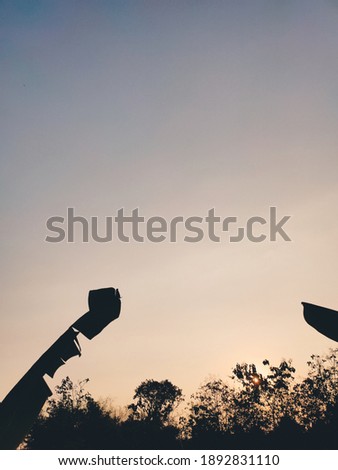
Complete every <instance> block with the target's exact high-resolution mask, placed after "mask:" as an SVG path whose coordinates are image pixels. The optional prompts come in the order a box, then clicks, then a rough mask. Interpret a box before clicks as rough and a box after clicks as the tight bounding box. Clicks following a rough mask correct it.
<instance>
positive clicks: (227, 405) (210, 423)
mask: <svg viewBox="0 0 338 470" xmlns="http://www.w3.org/2000/svg"><path fill="white" fill-rule="evenodd" d="M232 406H233V395H232V393H231V390H230V389H229V387H228V385H226V384H225V383H224V382H223V380H221V379H217V380H212V381H210V382H207V383H205V384H203V385H202V386H201V387H200V388H199V389H198V390H197V392H196V393H195V394H193V395H192V396H191V402H190V404H189V417H188V421H187V425H188V428H189V429H190V434H191V435H192V437H194V436H196V435H199V434H201V433H203V434H204V433H206V432H224V431H227V430H229V426H230V425H231V424H230V423H231V420H232Z"/></svg>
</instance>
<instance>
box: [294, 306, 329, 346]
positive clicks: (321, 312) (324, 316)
mask: <svg viewBox="0 0 338 470" xmlns="http://www.w3.org/2000/svg"><path fill="white" fill-rule="evenodd" d="M302 305H303V307H304V319H305V321H306V322H307V323H308V324H309V325H310V326H312V327H313V328H315V329H316V330H317V331H319V333H321V334H322V335H325V336H327V337H328V338H330V339H333V340H334V341H338V312H337V311H336V310H332V309H330V308H325V307H320V306H319V305H314V304H309V303H307V302H302Z"/></svg>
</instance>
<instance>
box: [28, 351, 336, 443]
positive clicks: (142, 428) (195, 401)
mask: <svg viewBox="0 0 338 470" xmlns="http://www.w3.org/2000/svg"><path fill="white" fill-rule="evenodd" d="M337 360H338V349H334V350H330V352H329V353H328V354H326V355H323V356H318V355H312V356H311V358H310V360H309V362H308V363H307V365H308V374H307V376H306V377H305V378H304V379H302V380H300V381H296V380H295V372H296V371H295V368H294V367H293V366H292V362H291V361H282V362H281V363H280V364H279V365H278V366H273V365H271V364H270V363H269V361H268V360H264V361H263V365H264V366H265V367H264V369H266V370H267V372H266V373H265V374H263V373H261V372H259V371H258V369H257V367H256V366H255V365H254V364H247V363H245V364H237V365H236V366H235V367H234V369H233V370H232V375H231V377H230V381H228V382H227V383H226V382H225V381H223V380H221V379H214V380H209V381H207V382H205V383H204V384H203V385H201V386H200V388H199V389H198V390H197V391H196V393H194V394H193V395H192V396H191V397H190V399H189V400H187V401H186V402H185V406H184V398H183V394H182V390H181V389H180V388H179V387H177V386H176V385H174V384H172V383H171V382H170V381H169V380H163V381H155V380H146V381H144V382H142V383H141V384H140V385H139V386H138V387H137V388H136V390H135V395H134V398H133V400H134V401H133V403H131V404H130V405H128V406H127V407H126V408H125V409H120V410H117V409H115V408H113V407H112V406H110V405H109V404H107V403H100V402H98V401H96V400H94V399H93V398H92V396H91V395H90V394H89V393H88V392H87V391H86V390H85V386H86V382H87V381H88V379H86V380H84V381H82V382H79V383H77V384H74V383H73V382H72V381H71V380H70V378H69V377H67V378H65V379H63V380H62V383H61V385H60V386H58V387H56V390H55V392H56V393H55V396H54V398H52V399H50V400H49V401H48V404H47V406H46V408H45V409H44V410H43V412H42V413H41V414H40V416H39V417H38V419H37V421H36V422H35V424H34V425H33V427H32V429H31V432H30V433H29V435H28V436H26V438H25V440H24V442H23V443H22V445H21V448H25V449H338V387H337V379H338V377H337V373H338V371H337ZM178 410H179V411H178Z"/></svg>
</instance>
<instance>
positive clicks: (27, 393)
mask: <svg viewBox="0 0 338 470" xmlns="http://www.w3.org/2000/svg"><path fill="white" fill-rule="evenodd" d="M88 304H89V311H88V312H87V313H85V314H84V315H82V317H80V318H79V319H78V320H77V321H76V322H75V323H73V324H72V325H71V326H70V327H69V328H68V330H66V332H65V333H64V334H63V335H61V336H60V338H59V339H57V340H56V341H55V343H54V344H52V346H51V347H50V348H49V349H47V351H46V352H45V353H44V354H43V355H42V356H41V357H40V358H39V359H38V360H37V361H36V362H35V364H33V366H32V367H31V368H30V369H29V370H28V372H27V373H26V374H25V375H24V376H23V377H22V379H21V380H20V381H19V382H18V383H17V384H16V385H15V386H14V388H13V389H12V390H11V391H10V392H9V393H8V395H7V396H6V397H5V398H4V400H3V401H2V403H1V404H0V449H3V450H4V449H16V448H17V447H18V446H19V445H20V443H21V442H22V440H23V439H24V437H25V435H26V434H27V433H28V432H29V430H30V428H31V426H32V424H33V422H34V420H35V419H36V417H37V416H38V414H39V412H40V410H41V408H42V407H43V405H44V403H45V401H46V400H47V399H48V397H50V396H51V395H52V392H51V390H50V388H49V387H48V385H47V383H46V382H45V380H44V378H43V376H44V375H45V374H48V375H49V376H50V377H52V378H53V377H54V374H55V372H56V371H57V369H58V368H59V367H60V366H62V365H63V364H65V363H66V362H67V361H68V359H70V358H71V357H74V356H81V347H80V343H79V341H78V338H77V336H78V334H79V333H82V334H83V335H84V336H85V337H86V338H88V339H93V338H94V337H95V336H96V335H98V334H99V333H100V332H101V331H102V330H103V329H104V328H105V327H106V326H107V325H108V324H109V323H111V322H112V321H113V320H115V319H116V318H118V317H119V315H120V310H121V300H120V293H119V290H118V289H114V288H113V287H108V288H104V289H97V290H91V291H90V292H89V296H88Z"/></svg>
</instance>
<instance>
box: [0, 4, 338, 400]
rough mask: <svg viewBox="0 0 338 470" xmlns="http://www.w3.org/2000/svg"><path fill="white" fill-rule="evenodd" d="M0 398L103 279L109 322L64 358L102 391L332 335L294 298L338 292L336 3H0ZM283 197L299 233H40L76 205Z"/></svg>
mask: <svg viewBox="0 0 338 470" xmlns="http://www.w3.org/2000/svg"><path fill="white" fill-rule="evenodd" d="M0 22H1V33H0V34H1V39H0V61H1V63H0V67H1V75H0V90H1V117H0V119H1V123H0V124H1V125H0V133H1V136H0V142H1V143H0V145H1V175H0V177H1V186H0V191H1V198H0V210H1V213H0V216H1V238H0V243H1V245H0V249H1V251H0V256H1V266H2V269H1V291H2V294H1V320H0V325H1V326H0V351H1V364H0V371H1V383H0V400H1V399H2V398H3V397H4V396H5V395H6V393H7V392H8V391H9V390H10V389H11V388H12V386H13V385H14V384H15V383H16V381H17V380H18V379H19V378H20V377H21V376H22V375H23V374H24V373H25V372H26V370H27V369H28V368H29V367H30V366H31V365H32V363H33V362H34V361H35V360H36V359H37V358H38V357H39V356H40V355H41V354H42V353H43V352H44V351H45V349H46V348H47V347H48V346H49V345H50V344H51V343H52V342H53V341H54V340H55V339H57V337H58V336H59V335H60V334H61V333H63V331H64V330H65V329H66V328H67V327H68V326H69V325H70V324H71V323H73V322H74V321H75V320H76V319H77V317H78V316H80V315H81V314H83V313H84V312H85V311H87V294H88V291H89V290H90V289H95V288H100V287H107V286H114V287H118V288H119V289H120V291H121V294H122V296H123V298H122V301H123V307H122V313H121V317H120V319H119V320H117V321H116V322H114V323H113V324H112V325H110V326H109V327H107V328H106V329H105V330H104V331H103V332H102V333H101V334H100V335H99V336H98V337H96V338H95V339H94V340H93V341H88V340H86V339H85V338H84V337H82V336H81V338H80V342H81V345H82V348H83V356H82V357H81V358H73V359H71V360H70V361H69V362H68V363H67V364H66V365H65V366H64V367H62V368H60V369H59V371H58V372H57V374H56V376H55V378H54V380H49V384H50V385H51V386H52V387H54V386H55V385H57V384H58V383H59V382H60V381H61V379H62V378H63V377H65V376H66V375H69V376H71V378H72V379H73V380H75V381H76V380H77V379H83V378H86V377H89V378H90V383H89V384H88V389H89V391H91V392H92V394H93V395H94V397H95V398H99V397H106V396H110V397H111V398H112V399H113V400H114V403H115V404H117V405H125V404H127V403H130V402H131V399H132V395H133V391H134V389H135V388H136V386H137V385H139V383H140V382H141V381H142V380H145V379H148V378H153V379H157V380H162V379H169V380H171V381H172V382H173V383H175V384H176V385H178V386H179V387H181V388H183V392H184V393H185V395H186V396H187V397H189V395H190V394H191V393H192V392H194V391H195V390H196V389H197V387H198V386H199V384H200V383H201V382H202V381H203V380H204V379H205V378H206V377H208V376H209V375H210V374H211V375H216V376H221V377H223V378H226V377H227V376H229V375H230V373H231V367H232V366H234V365H235V364H236V362H243V361H250V362H256V363H259V362H261V361H262V360H263V359H265V358H268V359H271V361H273V362H278V361H280V360H281V359H283V358H285V359H289V358H292V359H293V360H294V365H295V366H296V368H297V374H298V375H299V376H301V375H302V374H305V372H306V366H305V365H306V361H307V360H308V358H309V356H310V354H312V353H319V354H322V353H326V352H327V351H328V350H329V348H330V347H335V346H336V343H334V342H333V341H331V340H329V339H327V338H325V337H323V336H321V335H320V334H319V333H317V332H316V331H315V330H313V329H311V328H310V327H309V326H308V325H307V324H306V323H305V322H304V320H303V317H302V306H301V303H300V302H301V301H308V302H313V303H317V304H319V305H323V306H327V307H331V308H335V309H338V289H337V269H338V250H337V241H338V218H337V216H338V211H337V207H338V186H337V177H338V158H337V157H338V155H337V148H338V132H337V122H338V91H337V90H338V88H337V83H338V60H337V51H338V29H337V24H338V3H337V2H336V1H334V0H331V1H329V0H327V1H322V2H318V1H314V0H303V1H283V2H281V1H277V0H276V1H273V0H270V1H267V0H266V1H263V0H255V1H252V0H247V1H242V0H238V1H226V0H224V1H218V0H208V1H207V0H205V1H198V0H195V1H182V0H177V1H176V0H171V1H165V0H163V1H155V0H154V1H153V0H147V1H141V0H138V1H128V0H123V1H122V0H121V1H118V0H110V1H104V0H99V1H96V2H94V1H86V0H81V1H71V2H69V1H64V0H55V1H49V0H45V1H32V0H22V1H16V0H8V1H6V0H2V1H1V4H0ZM270 206H276V207H277V209H278V213H279V214H280V215H281V216H282V215H291V220H290V222H289V223H288V225H287V228H288V233H289V235H290V236H291V238H292V242H290V243H286V242H284V241H283V240H279V241H277V242H275V243H271V242H264V243H251V242H248V241H243V242H241V243H232V244H229V243H228V242H226V241H224V242H223V243H213V242H211V241H208V240H203V241H202V242H200V243H194V244H192V243H190V244H189V243H184V242H182V241H180V242H178V243H169V242H164V243H159V244H155V243H149V242H148V243H137V242H132V243H122V242H119V241H113V242H111V243H102V244H98V243H95V242H90V243H87V244H85V243H81V242H80V241H79V240H77V241H76V242H75V243H73V244H67V243H56V244H52V243H46V242H45V241H44V239H45V237H46V235H47V230H46V226H45V224H46V220H47V219H48V218H49V217H51V216H53V215H60V216H65V214H66V210H67V207H74V208H75V210H76V213H78V214H79V215H83V216H87V217H90V216H99V217H104V216H109V215H110V216H111V215H115V214H116V212H117V210H118V209H119V208H121V207H124V208H125V210H126V212H130V211H131V210H132V209H134V208H136V207H138V208H139V210H140V212H141V213H142V214H143V215H144V216H145V217H150V216H154V215H161V216H163V217H166V218H168V219H171V218H172V217H174V216H177V215H183V216H185V217H188V216H191V215H197V216H202V217H204V216H205V215H206V213H207V210H208V209H210V208H212V207H214V208H215V210H216V213H217V214H218V215H220V216H221V217H226V216H233V215H235V216H237V217H239V218H242V219H243V220H245V219H246V218H248V217H250V216H253V215H260V216H266V215H267V214H268V211H269V207H270Z"/></svg>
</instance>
